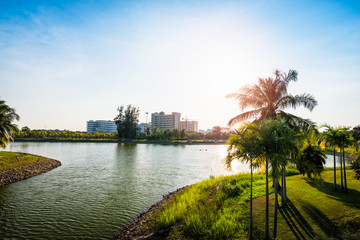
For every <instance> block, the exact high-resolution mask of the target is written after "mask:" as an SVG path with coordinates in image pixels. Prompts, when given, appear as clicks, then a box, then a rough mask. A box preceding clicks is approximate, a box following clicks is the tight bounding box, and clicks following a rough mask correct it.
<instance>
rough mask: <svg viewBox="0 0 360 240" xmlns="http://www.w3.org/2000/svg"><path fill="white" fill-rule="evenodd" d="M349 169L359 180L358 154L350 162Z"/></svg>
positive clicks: (359, 159)
mask: <svg viewBox="0 0 360 240" xmlns="http://www.w3.org/2000/svg"><path fill="white" fill-rule="evenodd" d="M350 168H351V169H352V170H354V172H355V178H356V179H357V180H359V179H360V154H359V155H357V157H356V158H355V159H354V160H353V161H352V162H351V165H350Z"/></svg>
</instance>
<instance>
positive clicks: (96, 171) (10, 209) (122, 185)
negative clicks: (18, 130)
mask: <svg viewBox="0 0 360 240" xmlns="http://www.w3.org/2000/svg"><path fill="white" fill-rule="evenodd" d="M6 151H13V152H24V153H32V154H36V155H42V156H46V157H49V158H53V159H57V160H59V161H61V163H62V166H61V167H59V168H56V169H54V170H52V171H50V172H48V173H45V174H42V175H39V176H36V177H33V178H30V179H27V180H25V181H20V182H17V183H13V184H10V185H6V186H4V187H1V188H0V239H3V238H11V237H13V238H21V239H22V238H25V239H26V238H27V239H111V238H112V237H113V236H114V235H115V234H116V233H117V232H118V231H119V229H120V228H121V227H123V226H124V225H125V224H126V223H128V222H129V221H131V220H132V219H133V218H135V217H136V216H137V215H139V213H141V212H143V211H146V210H147V209H148V208H149V207H150V206H151V205H152V204H153V203H155V202H157V201H158V200H160V199H161V198H162V195H165V194H166V193H168V192H170V191H173V190H176V189H177V188H179V187H182V186H185V185H189V184H193V183H196V182H199V181H201V180H203V179H206V178H209V176H210V175H213V176H219V175H225V174H229V173H228V172H227V171H226V170H225V169H224V168H223V166H222V164H221V161H222V159H223V158H224V156H225V155H226V146H224V145H179V146H171V145H167V146H165V145H154V144H116V143H43V142H42V143H36V142H24V143H21V142H16V143H12V144H11V145H10V146H9V147H8V148H7V149H6ZM244 168H245V169H244V171H246V167H244Z"/></svg>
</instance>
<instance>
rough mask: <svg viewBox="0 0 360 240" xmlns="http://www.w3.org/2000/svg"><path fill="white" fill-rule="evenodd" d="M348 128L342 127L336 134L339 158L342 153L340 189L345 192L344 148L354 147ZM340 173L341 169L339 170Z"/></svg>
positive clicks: (354, 141)
mask: <svg viewBox="0 0 360 240" xmlns="http://www.w3.org/2000/svg"><path fill="white" fill-rule="evenodd" d="M349 129H350V128H349V127H343V128H341V129H340V130H339V133H338V136H339V138H338V140H339V142H338V143H339V147H340V156H341V151H342V157H340V162H341V165H343V166H344V168H343V169H344V188H342V189H343V190H344V191H345V192H346V191H347V181H346V168H345V147H349V146H351V145H354V144H355V143H356V140H354V139H353V138H352V137H351V135H350V132H349ZM341 171H342V169H341ZM341 185H342V179H341Z"/></svg>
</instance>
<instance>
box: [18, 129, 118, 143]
mask: <svg viewBox="0 0 360 240" xmlns="http://www.w3.org/2000/svg"><path fill="white" fill-rule="evenodd" d="M14 136H15V139H44V140H62V139H64V140H66V139H69V140H70V139H74V140H76V139H77V140H91V139H106V140H114V139H116V134H115V133H103V132H96V133H89V132H80V131H68V130H62V131H60V130H38V129H33V130H30V131H17V132H15V134H14Z"/></svg>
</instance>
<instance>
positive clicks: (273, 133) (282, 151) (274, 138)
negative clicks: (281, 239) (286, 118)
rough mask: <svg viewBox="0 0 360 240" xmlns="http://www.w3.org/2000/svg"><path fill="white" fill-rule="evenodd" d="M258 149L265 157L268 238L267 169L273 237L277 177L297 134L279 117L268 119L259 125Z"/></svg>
mask: <svg viewBox="0 0 360 240" xmlns="http://www.w3.org/2000/svg"><path fill="white" fill-rule="evenodd" d="M259 139H260V149H261V151H262V156H263V159H265V165H266V167H265V171H266V203H265V204H266V206H265V238H266V239H268V238H269V190H268V170H269V164H270V165H271V170H272V171H271V174H272V177H273V180H274V187H275V208H274V228H273V238H274V239H275V238H276V232H277V210H278V196H277V195H278V185H279V184H278V178H279V176H280V175H281V169H282V168H283V167H284V166H285V165H286V163H287V159H288V156H289V154H290V152H291V151H293V150H294V149H295V148H296V147H297V135H296V133H295V131H294V130H292V129H291V128H290V127H289V126H288V125H287V124H286V123H284V122H283V121H281V120H280V119H276V120H272V119H268V120H266V121H263V122H261V123H260V125H259Z"/></svg>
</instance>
